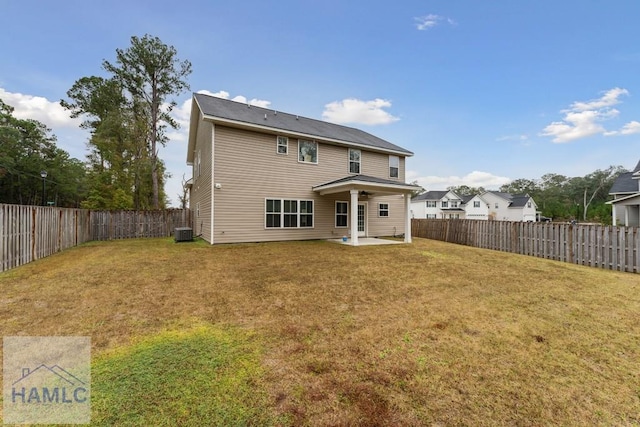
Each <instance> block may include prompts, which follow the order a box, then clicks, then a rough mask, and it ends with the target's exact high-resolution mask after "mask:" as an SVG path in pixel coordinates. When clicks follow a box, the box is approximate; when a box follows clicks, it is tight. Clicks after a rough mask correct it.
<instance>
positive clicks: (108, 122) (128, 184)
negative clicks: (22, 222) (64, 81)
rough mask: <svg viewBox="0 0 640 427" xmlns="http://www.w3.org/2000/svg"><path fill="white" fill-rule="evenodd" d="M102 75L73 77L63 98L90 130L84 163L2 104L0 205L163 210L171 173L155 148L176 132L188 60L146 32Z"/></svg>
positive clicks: (41, 128)
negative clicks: (170, 132)
mask: <svg viewBox="0 0 640 427" xmlns="http://www.w3.org/2000/svg"><path fill="white" fill-rule="evenodd" d="M102 70H103V71H104V74H105V75H103V76H95V75H94V76H87V77H81V78H80V79H78V80H77V81H76V82H75V83H74V84H73V85H72V87H71V88H70V89H69V90H68V91H67V98H68V99H63V100H61V101H60V104H61V105H62V106H63V107H64V108H65V109H67V110H68V111H69V113H70V116H71V117H72V118H77V117H80V118H82V120H83V121H82V124H81V127H82V128H84V129H87V130H88V131H89V134H90V137H89V140H88V142H87V145H88V150H89V153H88V155H87V158H86V160H85V161H80V160H78V159H73V158H70V156H69V154H68V153H67V152H65V151H64V150H62V149H60V148H58V147H57V146H56V144H55V142H56V138H55V136H54V135H52V134H51V130H50V129H48V128H47V127H46V126H45V125H44V124H42V123H40V122H38V121H36V120H21V119H17V118H16V117H14V115H13V111H14V109H13V108H12V107H11V106H9V105H7V104H5V103H4V102H2V100H0V203H17V204H41V205H46V204H51V205H56V206H63V207H83V208H88V209H162V208H164V207H166V205H167V203H168V200H167V195H166V193H165V190H164V184H165V182H166V180H167V178H169V174H168V172H167V171H166V167H165V164H164V162H163V161H162V159H161V158H160V157H159V149H160V147H162V146H164V145H165V144H166V143H167V142H168V137H167V130H168V129H178V128H179V125H178V123H177V122H176V121H175V120H174V119H173V118H172V117H171V111H172V110H173V108H174V107H175V106H176V102H175V101H174V100H173V99H172V97H174V96H177V95H179V94H181V93H183V92H184V91H187V90H189V84H188V83H187V81H186V78H187V76H188V75H189V74H190V73H191V63H190V62H189V61H180V60H179V59H178V57H177V51H176V49H175V48H174V47H173V46H168V45H166V44H164V43H163V42H162V41H161V40H160V39H159V38H157V37H153V36H150V35H145V36H144V37H141V38H140V37H136V36H134V37H131V46H130V47H128V48H127V49H116V58H115V61H113V62H110V61H107V60H105V61H103V63H102ZM45 171H46V176H45V173H44V172H45ZM183 203H184V201H183Z"/></svg>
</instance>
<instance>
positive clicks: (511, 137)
mask: <svg viewBox="0 0 640 427" xmlns="http://www.w3.org/2000/svg"><path fill="white" fill-rule="evenodd" d="M527 140H529V135H505V136H501V137H500V138H496V141H499V142H502V141H520V142H525V141H527Z"/></svg>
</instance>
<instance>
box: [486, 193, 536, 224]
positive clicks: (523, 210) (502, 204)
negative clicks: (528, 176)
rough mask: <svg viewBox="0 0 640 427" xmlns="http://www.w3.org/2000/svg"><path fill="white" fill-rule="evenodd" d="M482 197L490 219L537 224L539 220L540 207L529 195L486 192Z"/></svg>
mask: <svg viewBox="0 0 640 427" xmlns="http://www.w3.org/2000/svg"><path fill="white" fill-rule="evenodd" d="M481 196H482V199H483V200H485V201H486V202H487V205H488V207H489V219H493V220H498V221H524V222H535V221H536V220H537V218H538V217H537V215H536V212H537V210H538V205H536V202H535V201H534V200H533V198H532V197H531V196H529V195H528V194H510V193H504V192H501V191H485V192H484V193H482V194H481Z"/></svg>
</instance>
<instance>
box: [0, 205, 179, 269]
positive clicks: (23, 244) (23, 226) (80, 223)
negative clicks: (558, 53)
mask: <svg viewBox="0 0 640 427" xmlns="http://www.w3.org/2000/svg"><path fill="white" fill-rule="evenodd" d="M191 223H192V221H191V211H190V210H189V209H166V210H158V211H90V210H87V209H66V208H55V207H40V206H21V205H5V204H0V271H5V270H9V269H11V268H14V267H18V266H20V265H23V264H26V263H28V262H31V261H35V260H37V259H40V258H44V257H46V256H49V255H51V254H54V253H56V252H59V251H62V250H64V249H68V248H71V247H73V246H77V245H79V244H81V243H84V242H88V241H91V240H111V239H130V238H138V237H168V236H171V235H172V233H173V230H174V229H175V228H176V227H190V226H191Z"/></svg>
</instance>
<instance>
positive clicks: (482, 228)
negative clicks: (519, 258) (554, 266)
mask: <svg viewBox="0 0 640 427" xmlns="http://www.w3.org/2000/svg"><path fill="white" fill-rule="evenodd" d="M411 234H412V235H413V236H415V237H424V238H427V239H434V240H442V241H445V242H450V243H457V244H462V245H468V246H475V247H478V248H484V249H493V250H499V251H505V252H512V253H516V254H522V255H530V256H536V257H540V258H546V259H552V260H556V261H564V262H570V263H574V264H580V265H588V266H591V267H598V268H604V269H610V270H618V271H627V272H633V273H638V272H640V232H639V231H638V228H637V227H613V226H605V225H590V224H589V225H587V224H566V223H534V222H507V221H481V220H468V219H451V220H449V219H412V220H411Z"/></svg>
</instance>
